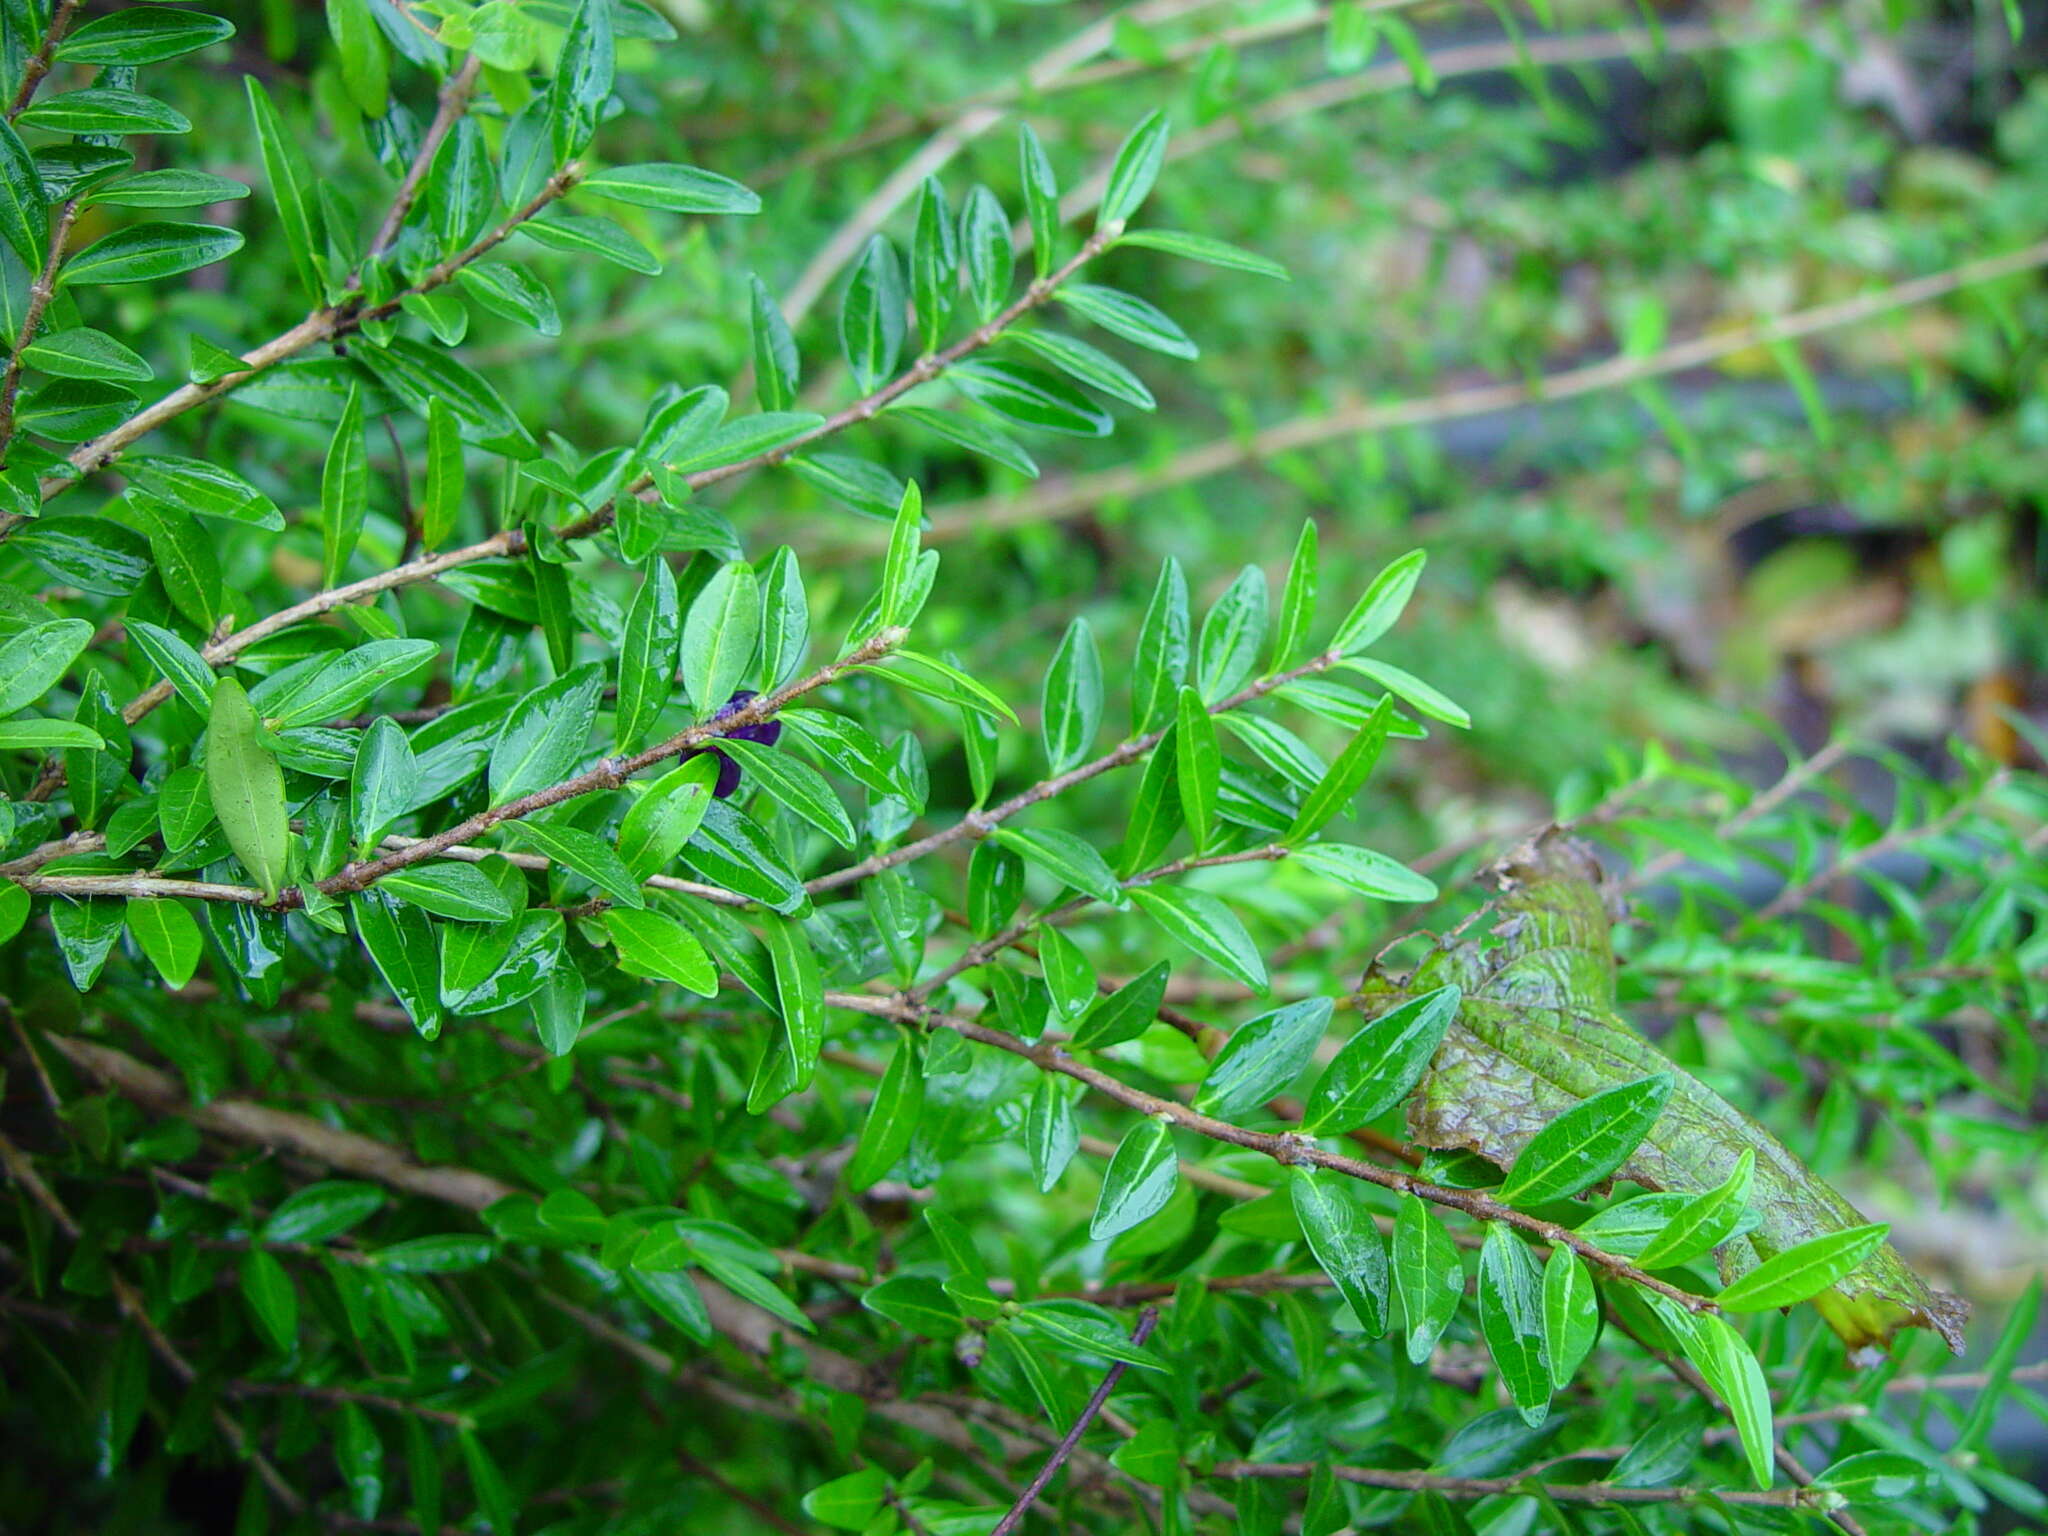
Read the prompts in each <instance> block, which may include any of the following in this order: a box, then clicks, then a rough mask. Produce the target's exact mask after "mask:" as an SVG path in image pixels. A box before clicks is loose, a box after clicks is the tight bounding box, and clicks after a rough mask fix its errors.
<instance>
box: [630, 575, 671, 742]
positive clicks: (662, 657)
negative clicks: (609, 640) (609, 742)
mask: <svg viewBox="0 0 2048 1536" xmlns="http://www.w3.org/2000/svg"><path fill="white" fill-rule="evenodd" d="M682 643H683V620H682V610H681V608H680V607H679V606H678V599H677V597H676V578H675V572H674V571H673V570H671V569H670V568H669V564H668V562H667V561H666V560H664V559H662V557H661V556H659V555H652V556H649V557H648V560H647V564H646V575H645V576H644V577H643V578H642V579H641V582H640V589H639V591H637V592H636V593H635V594H634V595H633V602H632V606H631V607H629V608H628V609H627V610H626V633H625V638H624V640H623V641H622V642H621V644H620V646H619V702H618V713H617V716H616V739H617V742H618V746H619V750H620V751H621V752H632V751H635V750H637V749H638V748H639V747H640V746H641V745H642V743H643V742H644V741H645V740H646V737H647V732H648V730H649V728H650V727H652V726H653V724H654V720H655V717H656V716H657V715H659V714H660V713H661V711H662V708H663V707H664V706H665V705H666V704H667V703H668V700H669V695H670V694H671V693H673V692H674V689H675V675H676V666H677V664H678V662H679V660H680V658H681V655H682Z"/></svg>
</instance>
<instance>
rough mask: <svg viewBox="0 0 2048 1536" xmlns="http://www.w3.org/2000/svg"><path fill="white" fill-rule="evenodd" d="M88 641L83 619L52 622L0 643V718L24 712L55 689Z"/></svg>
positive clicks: (88, 629) (89, 630)
mask: <svg viewBox="0 0 2048 1536" xmlns="http://www.w3.org/2000/svg"><path fill="white" fill-rule="evenodd" d="M91 639H92V626H91V625H90V624H88V623H86V622H85V620H83V619H53V620H51V621H49V622H48V623H43V624H31V625H30V626H29V627H28V628H26V629H21V630H17V631H15V633H14V634H12V635H10V636H9V637H8V638H7V639H6V640H5V641H0V715H11V714H13V713H14V712H15V711H16V710H18V709H26V708H27V707H28V706H29V705H31V704H33V703H35V702H36V701H37V700H38V699H40V698H42V697H43V695H45V694H46V693H48V692H49V691H50V690H51V689H52V688H54V687H56V686H57V684H58V683H59V682H60V681H61V680H62V679H63V677H64V674H65V673H66V672H68V671H70V670H71V664H72V663H73V662H75V661H76V660H77V659H78V658H79V656H80V654H82V653H83V652H84V650H85V647H86V642H88V641H89V640H91Z"/></svg>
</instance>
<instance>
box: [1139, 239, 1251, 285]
mask: <svg viewBox="0 0 2048 1536" xmlns="http://www.w3.org/2000/svg"><path fill="white" fill-rule="evenodd" d="M1116 243H1117V244H1118V245H1119V246H1125V245H1131V246H1137V247H1139V248H1140V249H1142V250H1148V251H1164V252H1166V253H1167V255H1169V256H1184V257H1186V258H1187V259H1188V260H1189V261H1199V262H1203V263H1205V264H1207V265H1209V266H1212V267H1228V268H1229V269H1231V270H1232V271H1235V272H1251V273H1255V274H1257V275H1258V276H1260V277H1277V278H1278V279H1280V281H1281V282H1283V283H1284V282H1288V281H1291V279H1290V278H1289V277H1288V275H1287V269H1286V268H1285V267H1283V266H1281V265H1280V263H1279V262H1277V261H1273V260H1270V259H1269V258H1267V257H1264V256H1261V255H1258V254H1257V253H1256V252H1253V251H1247V250H1241V249H1240V248H1239V247H1237V246H1234V245H1230V244H1227V243H1226V242H1224V241H1222V240H1215V239H1211V238H1210V237H1209V236H1208V235H1194V234H1189V233H1188V232H1187V231H1185V230H1179V229H1133V230H1129V231H1127V232H1126V233H1124V234H1121V235H1119V236H1117V240H1116Z"/></svg>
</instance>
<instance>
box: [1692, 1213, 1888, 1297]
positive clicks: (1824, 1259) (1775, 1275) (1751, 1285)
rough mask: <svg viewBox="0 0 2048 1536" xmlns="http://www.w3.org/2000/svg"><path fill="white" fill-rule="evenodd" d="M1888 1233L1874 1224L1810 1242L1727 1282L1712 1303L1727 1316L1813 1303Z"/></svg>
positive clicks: (1882, 1223)
mask: <svg viewBox="0 0 2048 1536" xmlns="http://www.w3.org/2000/svg"><path fill="white" fill-rule="evenodd" d="M1890 1231H1891V1227H1890V1226H1889V1225H1888V1224H1887V1223H1885V1222H1872V1223H1870V1224H1868V1225H1866V1226H1860V1227H1848V1228H1845V1229H1844V1230H1842V1231H1840V1232H1826V1233H1823V1234H1821V1235H1820V1236H1819V1237H1812V1238H1808V1239H1807V1240H1806V1241H1805V1242H1803V1243H1801V1244H1799V1245H1798V1246H1797V1247H1794V1248H1787V1249H1786V1250H1785V1251H1784V1252H1783V1253H1776V1254H1773V1255H1771V1257H1770V1258H1768V1259H1765V1260H1764V1261H1763V1263H1761V1264H1759V1265H1757V1266H1756V1268H1754V1269H1752V1270H1748V1271H1746V1272H1745V1273H1744V1274H1742V1275H1741V1276H1739V1277H1738V1278H1736V1279H1734V1280H1731V1281H1730V1282H1729V1283H1728V1284H1727V1285H1725V1286H1723V1287H1722V1288H1721V1293H1720V1294H1719V1295H1718V1296H1716V1297H1715V1298H1714V1300H1715V1301H1717V1302H1719V1303H1720V1305H1721V1307H1722V1309H1723V1310H1724V1311H1728V1312H1765V1311H1768V1310H1770V1309H1771V1308H1772V1307H1789V1306H1791V1305H1793V1304H1794V1303H1795V1302H1801V1301H1808V1300H1811V1299H1812V1298H1813V1297H1815V1296H1817V1295H1819V1294H1820V1293H1821V1292H1822V1291H1824V1290H1826V1289H1827V1288H1828V1287H1829V1286H1832V1285H1834V1284H1835V1283H1836V1282H1837V1281H1839V1280H1841V1279H1842V1278H1843V1277H1844V1276H1846V1275H1848V1274H1850V1273H1852V1272H1853V1271H1854V1270H1855V1269H1856V1267H1857V1266H1858V1265H1860V1264H1861V1263H1862V1262H1863V1261H1864V1260H1865V1259H1867V1258H1869V1257H1870V1255H1871V1254H1873V1253H1875V1252H1877V1250H1878V1249H1879V1248H1880V1247H1882V1246H1883V1245H1884V1240H1885V1237H1886V1235H1887V1234H1889V1233H1890Z"/></svg>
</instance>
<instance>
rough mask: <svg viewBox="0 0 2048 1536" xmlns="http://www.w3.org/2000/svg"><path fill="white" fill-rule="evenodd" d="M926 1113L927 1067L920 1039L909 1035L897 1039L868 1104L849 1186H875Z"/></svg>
mask: <svg viewBox="0 0 2048 1536" xmlns="http://www.w3.org/2000/svg"><path fill="white" fill-rule="evenodd" d="M923 1114H924V1069H923V1067H922V1066H921V1065H920V1063H919V1060H918V1049H917V1041H916V1039H915V1037H914V1036H910V1035H905V1036H903V1037H902V1038H901V1039H899V1040H898V1041H897V1042H896V1049H895V1051H894V1052H892V1053H891V1055H890V1057H889V1065H888V1067H887V1068H886V1069H884V1071H883V1073H882V1080H881V1082H880V1083H879V1084H878V1085H877V1086H876V1088H875V1096H874V1098H873V1099H872V1100H871V1101H870V1102H869V1104H868V1116H867V1119H866V1120H865V1121H864V1122H863V1123H862V1125H861V1132H860V1140H859V1141H858V1142H856V1143H855V1145H854V1150H853V1159H852V1161H851V1162H849V1163H848V1164H847V1165H846V1187H847V1188H848V1189H852V1190H863V1189H869V1188H872V1187H873V1186H874V1185H875V1184H876V1183H877V1182H878V1181H879V1180H880V1179H881V1178H882V1176H883V1175H884V1174H886V1173H887V1172H888V1171H889V1170H890V1169H891V1168H893V1167H895V1166H896V1164H897V1162H898V1160H900V1159H901V1158H902V1156H903V1154H904V1153H905V1152H906V1151H907V1150H909V1147H910V1139H911V1137H913V1136H915V1135H916V1134H917V1127H918V1121H919V1120H920V1118H921V1117H922V1116H923Z"/></svg>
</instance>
